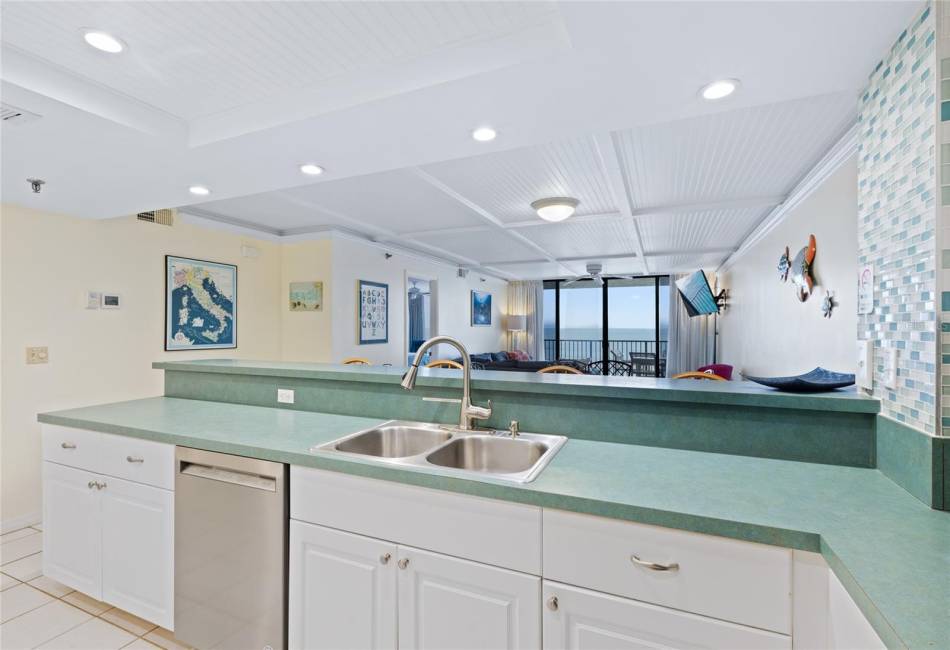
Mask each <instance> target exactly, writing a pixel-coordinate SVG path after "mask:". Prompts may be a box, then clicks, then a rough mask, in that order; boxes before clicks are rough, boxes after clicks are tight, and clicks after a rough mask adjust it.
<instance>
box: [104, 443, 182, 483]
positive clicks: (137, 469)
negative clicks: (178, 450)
mask: <svg viewBox="0 0 950 650" xmlns="http://www.w3.org/2000/svg"><path fill="white" fill-rule="evenodd" d="M101 435H102V437H101V442H100V444H101V446H102V447H101V452H100V454H99V459H98V463H99V471H100V472H101V473H102V474H108V475H110V476H118V477H119V478H124V479H127V480H129V481H135V482H136V483H145V484H146V485H154V486H155V487H160V488H164V489H166V490H174V489H175V446H174V445H169V444H166V443H163V442H153V441H151V440H139V439H138V438H129V437H126V436H116V435H111V434H108V433H103V434H101Z"/></svg>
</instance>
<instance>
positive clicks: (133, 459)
mask: <svg viewBox="0 0 950 650" xmlns="http://www.w3.org/2000/svg"><path fill="white" fill-rule="evenodd" d="M125 459H126V460H127V461H129V462H130V463H144V462H145V459H144V458H136V457H135V456H126V457H125Z"/></svg>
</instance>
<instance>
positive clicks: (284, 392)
mask: <svg viewBox="0 0 950 650" xmlns="http://www.w3.org/2000/svg"><path fill="white" fill-rule="evenodd" d="M277 402H278V403H280V404H293V403H294V391H293V389H291V388H278V389H277Z"/></svg>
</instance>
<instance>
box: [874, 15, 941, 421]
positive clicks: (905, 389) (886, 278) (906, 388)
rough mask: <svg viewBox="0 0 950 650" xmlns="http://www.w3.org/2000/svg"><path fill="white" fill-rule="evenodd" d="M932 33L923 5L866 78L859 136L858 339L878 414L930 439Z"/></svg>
mask: <svg viewBox="0 0 950 650" xmlns="http://www.w3.org/2000/svg"><path fill="white" fill-rule="evenodd" d="M935 32H936V16H935V15H934V11H932V7H931V4H929V3H928V5H927V6H926V7H924V8H923V9H922V11H921V12H920V13H919V14H918V15H917V16H916V17H915V18H914V20H913V21H912V22H911V24H910V25H909V26H908V27H907V29H906V30H904V32H903V33H901V35H900V36H899V37H898V39H897V42H896V43H894V45H893V47H892V48H891V50H890V52H888V54H887V56H886V57H885V58H884V59H883V60H882V61H881V62H880V63H878V65H877V67H876V68H875V69H874V72H873V73H872V74H871V76H870V79H869V83H868V87H867V89H866V91H865V92H864V93H863V94H862V96H861V98H860V106H859V108H860V117H859V134H858V256H859V260H860V264H861V265H864V264H868V263H869V264H871V265H872V266H873V268H874V282H875V290H874V311H873V312H872V313H871V314H862V315H859V316H858V338H860V339H872V340H874V365H875V373H874V374H875V378H874V395H875V396H876V397H879V398H880V399H881V403H882V404H881V410H882V413H883V414H884V415H887V416H889V417H891V418H894V419H895V420H898V421H900V422H904V423H906V424H908V425H910V426H913V427H915V428H918V429H920V430H922V431H926V432H928V433H934V429H935V421H936V415H937V399H938V393H937V382H936V378H937V373H938V367H937V341H936V336H937V332H936V330H937V323H936V295H937V286H936V258H937V255H936V251H937V243H936V241H935V234H936V209H937V208H936V185H937V184H936V176H935V169H936V144H937V134H936V126H937V105H936V92H937V81H936V76H937V75H936V61H937V58H936V47H935V43H934V40H935ZM941 76H942V75H941ZM948 115H950V107H948ZM948 160H950V158H948ZM948 286H950V285H948ZM948 299H950V296H948ZM948 306H950V303H948ZM948 322H950V321H948ZM948 343H950V341H948ZM889 348H897V349H898V385H897V387H896V388H893V389H891V388H885V387H884V383H883V381H882V380H883V377H884V371H885V351H886V350H887V349H889Z"/></svg>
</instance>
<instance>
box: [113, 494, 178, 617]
mask: <svg viewBox="0 0 950 650" xmlns="http://www.w3.org/2000/svg"><path fill="white" fill-rule="evenodd" d="M100 480H101V483H102V484H103V486H104V487H103V488H102V489H101V490H97V492H98V493H99V499H100V506H101V510H100V512H101V521H102V596H101V598H100V600H104V601H105V602H107V603H110V604H112V605H115V606H117V607H120V608H122V609H124V610H126V611H128V612H132V613H133V614H135V615H137V616H140V617H142V618H144V619H146V620H149V621H153V622H155V623H157V624H159V625H161V626H162V627H165V628H169V629H170V628H171V627H172V626H173V620H174V601H175V593H174V579H175V566H174V552H175V510H174V508H175V493H174V492H171V491H169V490H162V489H159V488H154V487H151V486H148V485H139V484H137V483H132V482H130V481H124V480H122V479H118V478H112V477H106V476H103V477H101V479H100Z"/></svg>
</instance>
